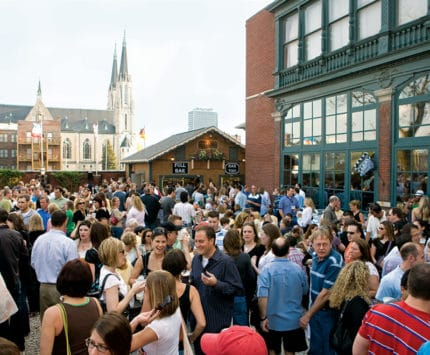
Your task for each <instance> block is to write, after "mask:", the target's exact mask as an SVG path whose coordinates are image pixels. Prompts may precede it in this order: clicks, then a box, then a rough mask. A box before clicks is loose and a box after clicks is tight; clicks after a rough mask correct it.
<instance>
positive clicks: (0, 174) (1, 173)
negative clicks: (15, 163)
mask: <svg viewBox="0 0 430 355" xmlns="http://www.w3.org/2000/svg"><path fill="white" fill-rule="evenodd" d="M23 176H24V173H23V172H21V171H17V170H11V169H1V170H0V186H1V187H3V186H9V187H13V186H15V185H16V184H17V183H18V182H19V181H20V180H21V178H22V177H23Z"/></svg>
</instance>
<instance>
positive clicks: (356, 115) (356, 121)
mask: <svg viewBox="0 0 430 355" xmlns="http://www.w3.org/2000/svg"><path fill="white" fill-rule="evenodd" d="M351 130H352V132H358V131H362V130H363V113H362V112H353V113H352V122H351Z"/></svg>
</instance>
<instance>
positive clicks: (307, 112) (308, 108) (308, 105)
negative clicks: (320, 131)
mask: <svg viewBox="0 0 430 355" xmlns="http://www.w3.org/2000/svg"><path fill="white" fill-rule="evenodd" d="M311 117H312V102H305V103H304V105H303V118H311Z"/></svg>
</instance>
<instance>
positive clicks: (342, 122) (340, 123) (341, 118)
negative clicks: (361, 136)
mask: <svg viewBox="0 0 430 355" xmlns="http://www.w3.org/2000/svg"><path fill="white" fill-rule="evenodd" d="M345 132H346V114H344V115H338V116H337V133H345Z"/></svg>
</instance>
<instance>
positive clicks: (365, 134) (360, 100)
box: [351, 91, 376, 142]
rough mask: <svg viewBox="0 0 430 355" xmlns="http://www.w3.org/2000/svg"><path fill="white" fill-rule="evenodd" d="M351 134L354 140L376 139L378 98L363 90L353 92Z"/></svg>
mask: <svg viewBox="0 0 430 355" xmlns="http://www.w3.org/2000/svg"><path fill="white" fill-rule="evenodd" d="M351 96H352V121H351V132H352V133H351V134H352V141H353V142H362V141H371V140H375V139H376V100H375V98H374V96H373V95H371V94H368V93H366V92H363V91H354V92H353V93H352V95H351Z"/></svg>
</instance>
